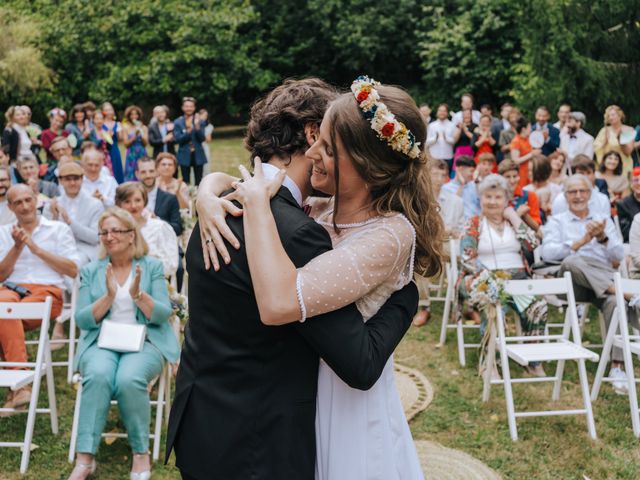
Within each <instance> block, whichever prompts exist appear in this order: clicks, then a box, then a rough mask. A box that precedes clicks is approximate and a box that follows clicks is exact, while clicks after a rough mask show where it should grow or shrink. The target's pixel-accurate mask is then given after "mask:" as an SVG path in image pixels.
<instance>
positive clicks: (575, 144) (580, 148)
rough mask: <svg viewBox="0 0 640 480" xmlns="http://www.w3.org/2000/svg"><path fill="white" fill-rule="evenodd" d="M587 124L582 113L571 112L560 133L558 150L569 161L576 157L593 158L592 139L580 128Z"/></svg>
mask: <svg viewBox="0 0 640 480" xmlns="http://www.w3.org/2000/svg"><path fill="white" fill-rule="evenodd" d="M586 123H587V117H586V116H585V115H584V113H582V112H571V113H570V114H569V118H568V120H567V123H566V128H565V129H564V131H563V132H561V133H560V150H562V152H563V153H564V155H565V157H566V158H567V160H568V161H569V163H571V161H572V160H573V159H574V158H575V157H576V156H577V155H586V156H587V157H589V158H593V137H592V136H591V135H589V134H588V133H587V132H585V131H584V130H583V129H582V128H583V127H584V126H585V124H586Z"/></svg>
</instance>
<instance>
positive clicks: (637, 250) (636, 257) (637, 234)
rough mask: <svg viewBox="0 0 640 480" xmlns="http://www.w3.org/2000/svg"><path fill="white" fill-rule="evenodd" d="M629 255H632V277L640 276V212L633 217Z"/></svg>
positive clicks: (630, 267)
mask: <svg viewBox="0 0 640 480" xmlns="http://www.w3.org/2000/svg"><path fill="white" fill-rule="evenodd" d="M629 256H630V257H631V265H630V266H629V273H631V278H639V277H638V274H639V273H640V213H638V214H637V215H636V216H635V217H633V222H631V229H630V230H629Z"/></svg>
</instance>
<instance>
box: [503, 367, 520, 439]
mask: <svg viewBox="0 0 640 480" xmlns="http://www.w3.org/2000/svg"><path fill="white" fill-rule="evenodd" d="M500 364H501V365H502V381H503V384H504V400H505V403H506V405H507V421H508V423H509V433H510V434H511V440H513V441H514V442H516V441H518V426H517V425H516V413H515V405H514V403H513V390H512V388H511V370H509V357H508V355H500Z"/></svg>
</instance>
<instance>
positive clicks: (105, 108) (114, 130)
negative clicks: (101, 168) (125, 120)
mask: <svg viewBox="0 0 640 480" xmlns="http://www.w3.org/2000/svg"><path fill="white" fill-rule="evenodd" d="M102 115H103V116H104V125H103V126H102V129H103V130H104V131H105V132H106V133H108V134H109V136H110V137H111V140H112V142H111V144H110V145H109V158H111V168H113V177H114V178H115V179H116V182H117V183H122V182H124V170H123V169H122V156H121V155H120V148H119V147H118V141H119V140H120V131H121V129H122V126H121V125H120V122H118V121H117V120H116V111H115V110H114V108H113V105H111V104H110V103H109V102H104V103H103V104H102Z"/></svg>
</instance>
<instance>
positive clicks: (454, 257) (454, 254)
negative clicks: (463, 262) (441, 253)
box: [449, 238, 460, 282]
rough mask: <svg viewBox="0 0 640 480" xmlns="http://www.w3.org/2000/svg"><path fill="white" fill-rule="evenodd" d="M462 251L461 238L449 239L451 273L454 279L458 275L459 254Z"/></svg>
mask: <svg viewBox="0 0 640 480" xmlns="http://www.w3.org/2000/svg"><path fill="white" fill-rule="evenodd" d="M459 251H460V240H459V239H457V238H451V239H449V256H450V260H449V261H450V264H451V273H452V274H453V275H452V278H453V281H454V282H455V280H456V278H457V277H458V254H459Z"/></svg>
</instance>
